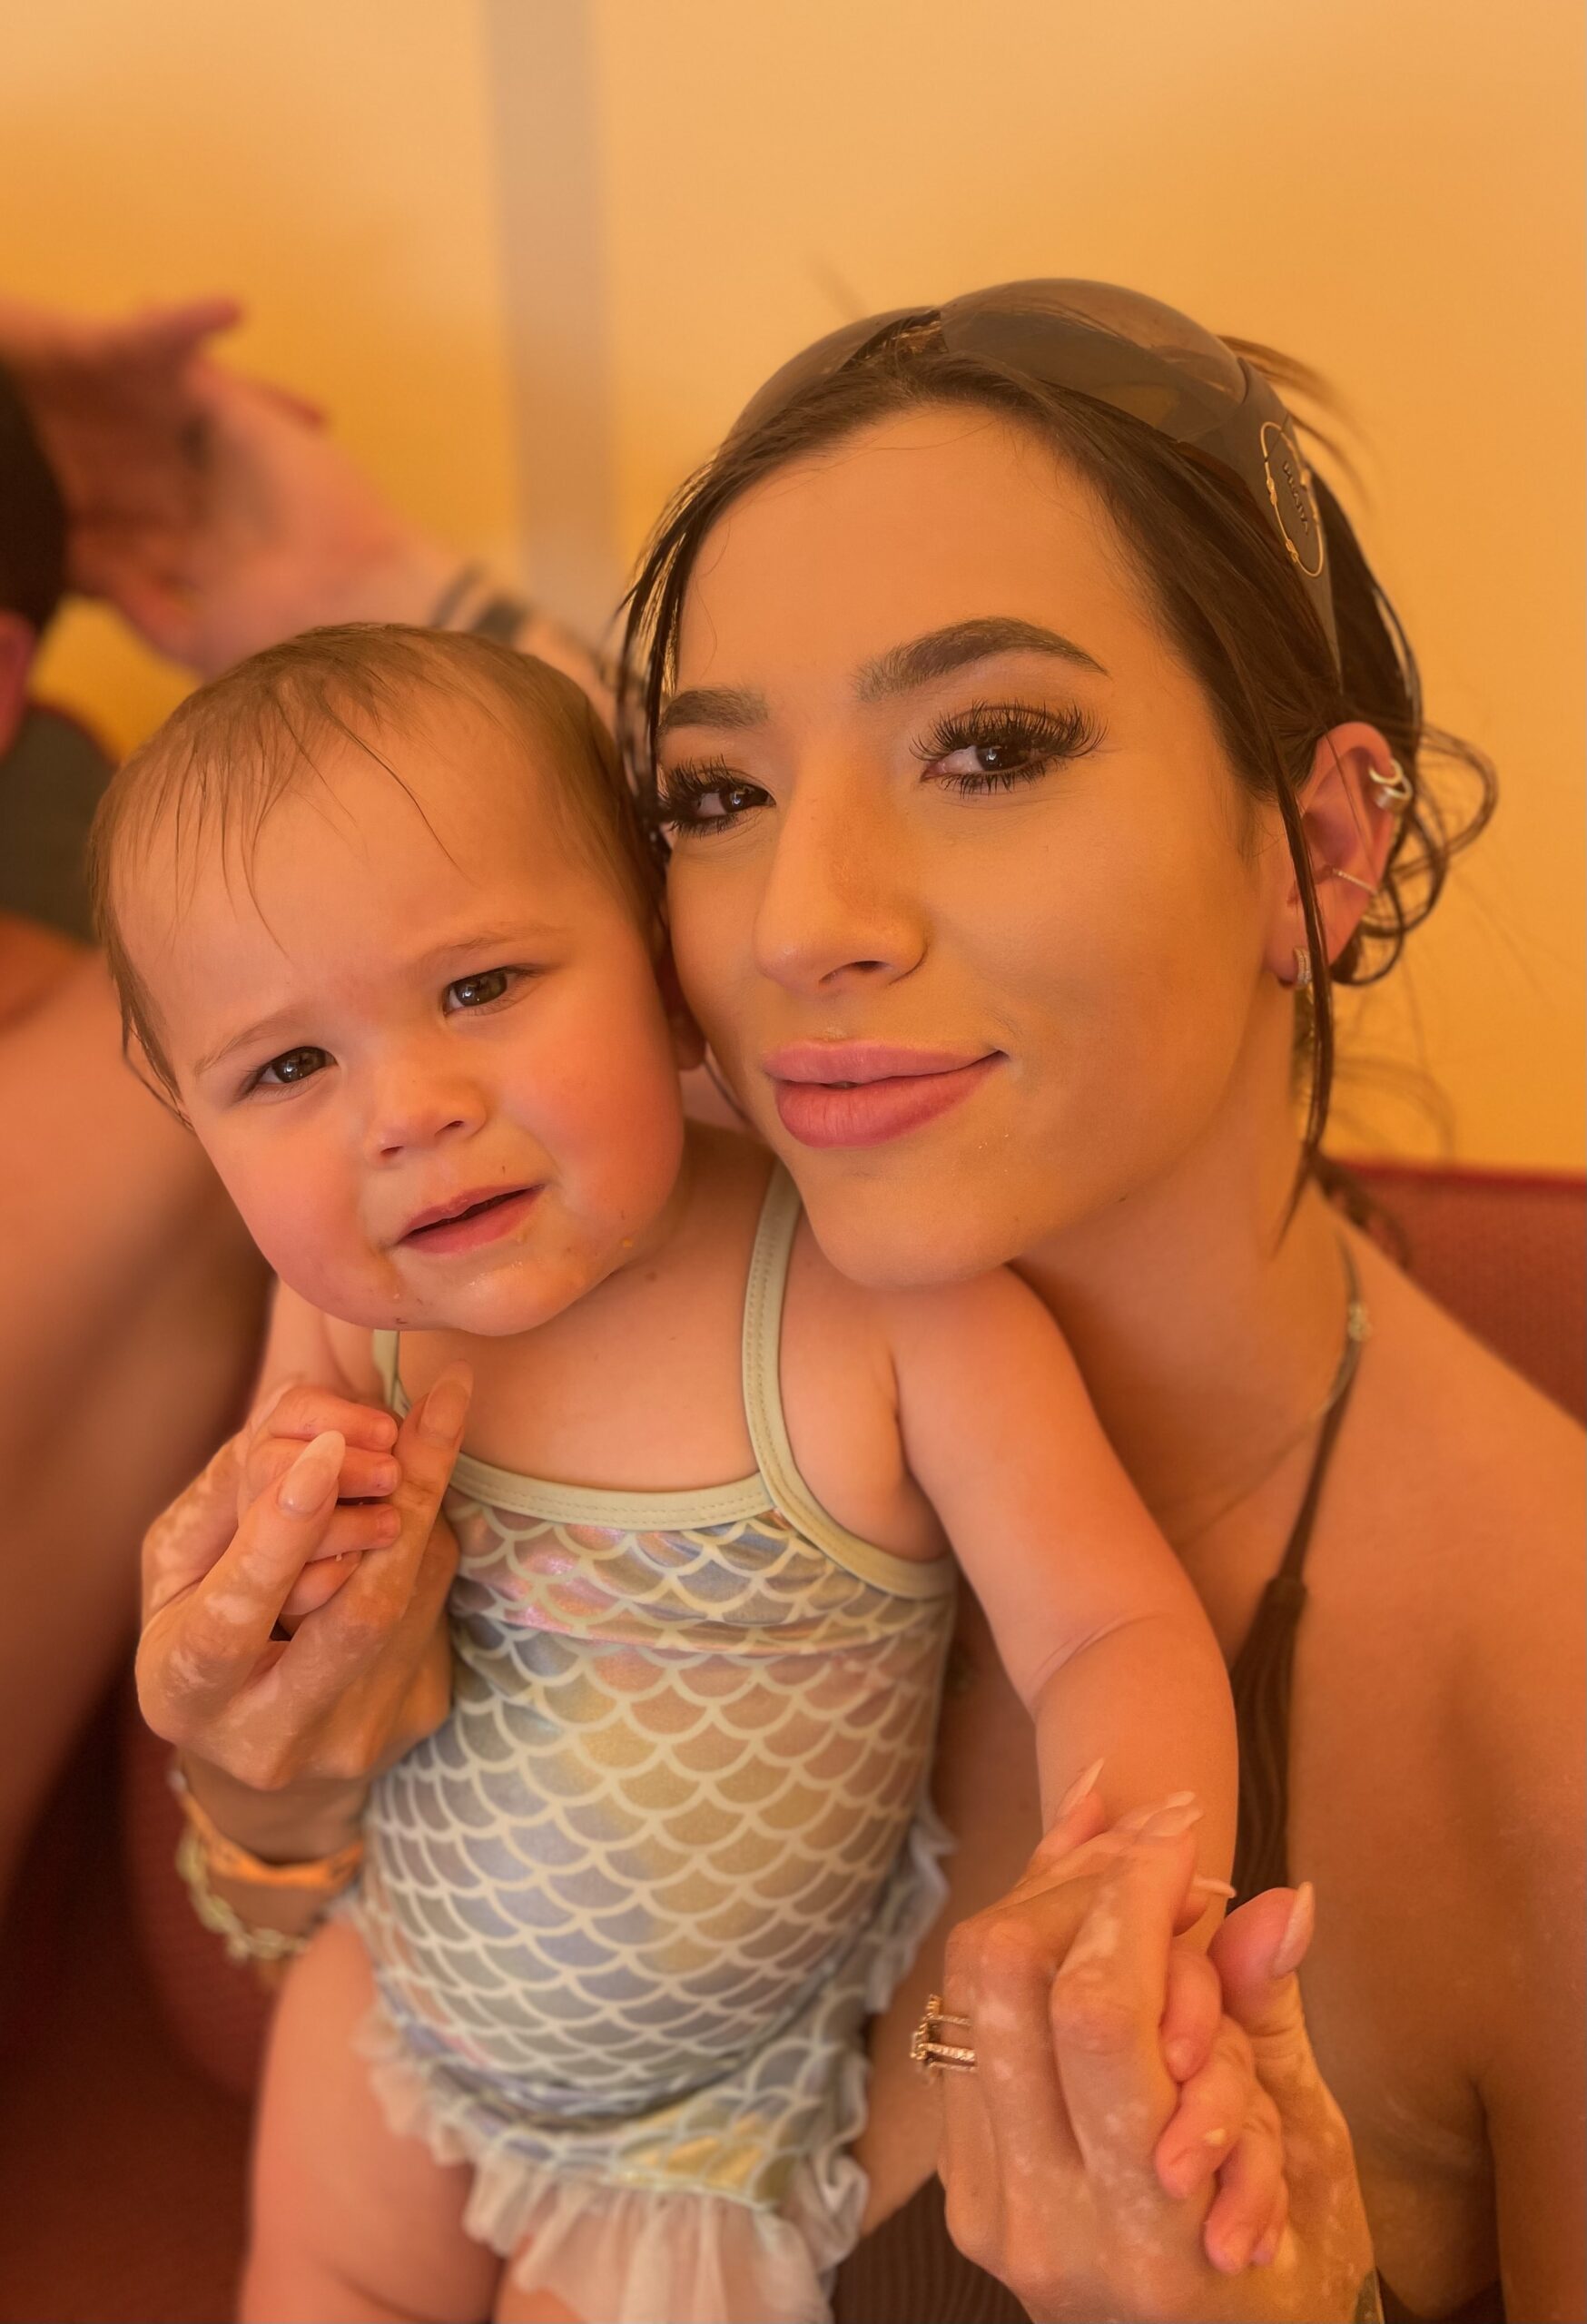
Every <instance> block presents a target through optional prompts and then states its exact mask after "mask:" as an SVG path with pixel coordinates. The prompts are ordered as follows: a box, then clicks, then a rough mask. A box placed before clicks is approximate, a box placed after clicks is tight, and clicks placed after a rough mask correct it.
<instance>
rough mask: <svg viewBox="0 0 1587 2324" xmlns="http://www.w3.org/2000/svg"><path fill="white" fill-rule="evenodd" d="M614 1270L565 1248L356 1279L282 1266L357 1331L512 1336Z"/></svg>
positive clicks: (305, 1293)
mask: <svg viewBox="0 0 1587 2324" xmlns="http://www.w3.org/2000/svg"><path fill="white" fill-rule="evenodd" d="M421 1269H422V1270H423V1273H422V1274H421V1273H420V1270H421ZM609 1271H610V1270H609V1268H608V1267H606V1266H604V1265H597V1264H595V1263H592V1261H591V1260H590V1259H589V1258H588V1257H587V1256H584V1255H577V1254H558V1255H557V1257H556V1258H554V1259H553V1258H548V1257H547V1256H545V1255H544V1254H542V1253H539V1252H534V1253H529V1252H526V1253H524V1254H523V1255H522V1256H518V1257H516V1258H514V1257H509V1256H501V1255H498V1256H496V1258H495V1260H494V1262H493V1264H491V1265H489V1266H482V1267H478V1268H477V1269H473V1270H469V1269H468V1268H465V1267H462V1266H460V1265H457V1264H456V1263H455V1262H454V1263H453V1265H450V1266H449V1267H447V1268H445V1269H443V1268H441V1267H439V1266H437V1267H435V1268H434V1269H433V1270H432V1269H429V1268H427V1267H426V1266H425V1263H424V1262H423V1261H422V1260H411V1261H409V1262H408V1263H407V1264H406V1265H402V1264H398V1265H387V1266H384V1267H382V1268H381V1269H380V1272H379V1275H377V1276H370V1275H364V1276H360V1277H357V1278H350V1277H348V1276H347V1275H342V1274H340V1273H339V1274H336V1275H328V1274H325V1273H320V1274H314V1273H313V1272H312V1271H304V1272H302V1273H301V1275H300V1276H299V1277H297V1278H296V1279H295V1278H294V1276H293V1275H292V1274H291V1273H290V1272H289V1271H288V1270H287V1269H285V1268H283V1267H280V1266H278V1267H277V1269H276V1272H277V1274H278V1275H280V1276H281V1280H282V1282H283V1283H285V1284H287V1285H288V1286H289V1287H290V1288H291V1290H293V1291H295V1292H297V1293H298V1294H299V1295H300V1296H301V1298H304V1299H306V1300H308V1301H309V1303H310V1304H311V1305H312V1306H315V1307H318V1308H319V1309H320V1311H321V1313H322V1314H324V1315H331V1316H334V1317H335V1318H336V1319H337V1320H338V1321H339V1322H340V1323H343V1324H351V1325H352V1326H353V1327H354V1328H355V1329H359V1330H365V1331H371V1332H382V1331H384V1332H390V1331H399V1332H467V1333H468V1334H470V1335H471V1336H473V1337H474V1338H477V1339H510V1338H512V1337H514V1336H515V1335H516V1334H518V1333H521V1332H532V1331H536V1330H537V1329H538V1328H539V1326H540V1325H541V1324H548V1323H549V1322H550V1321H551V1319H552V1318H553V1316H556V1315H561V1314H562V1312H563V1310H564V1309H565V1308H567V1307H571V1306H572V1305H573V1304H574V1302H575V1301H576V1300H577V1299H581V1298H582V1297H583V1296H584V1295H585V1294H586V1292H587V1291H590V1290H592V1289H593V1288H594V1286H595V1285H596V1283H597V1282H599V1281H600V1280H601V1279H602V1277H603V1276H604V1275H606V1274H607V1273H608V1272H609ZM427 1276H428V1277H430V1278H431V1279H429V1280H427V1279H426V1277H427Z"/></svg>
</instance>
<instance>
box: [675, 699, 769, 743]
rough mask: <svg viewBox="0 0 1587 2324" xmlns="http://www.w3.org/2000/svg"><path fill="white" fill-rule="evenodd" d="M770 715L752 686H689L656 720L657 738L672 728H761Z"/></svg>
mask: <svg viewBox="0 0 1587 2324" xmlns="http://www.w3.org/2000/svg"><path fill="white" fill-rule="evenodd" d="M771 714H772V713H771V706H770V704H768V703H767V701H766V697H765V695H764V694H756V693H755V691H754V687H753V686H689V687H687V688H685V691H684V693H682V694H674V696H673V698H672V700H671V701H670V702H669V703H668V704H667V705H666V708H665V710H664V711H663V712H662V714H661V716H660V717H659V718H658V719H657V720H656V722H655V739H656V741H657V742H658V743H659V742H660V740H661V738H662V736H663V735H664V734H671V732H672V730H673V728H674V727H675V726H764V724H765V723H766V721H767V719H768V718H769V717H770V716H771Z"/></svg>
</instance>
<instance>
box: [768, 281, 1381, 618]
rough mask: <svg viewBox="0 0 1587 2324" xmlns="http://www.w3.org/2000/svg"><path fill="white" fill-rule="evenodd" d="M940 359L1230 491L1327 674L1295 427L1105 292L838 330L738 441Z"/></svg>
mask: <svg viewBox="0 0 1587 2324" xmlns="http://www.w3.org/2000/svg"><path fill="white" fill-rule="evenodd" d="M895 346H896V347H899V348H900V349H906V348H910V347H916V346H918V347H922V348H925V347H932V348H940V349H941V350H943V351H944V352H946V353H947V354H950V355H961V356H968V357H971V358H973V359H978V360H980V361H981V362H984V363H990V364H995V365H996V366H997V367H998V368H999V369H1001V370H1004V371H1009V372H1012V373H1013V374H1015V375H1016V376H1022V377H1024V378H1026V379H1033V380H1036V381H1038V382H1040V384H1041V385H1042V386H1045V387H1054V388H1068V389H1072V390H1073V391H1074V392H1075V393H1076V394H1077V395H1083V396H1089V398H1090V399H1092V401H1093V402H1096V403H1101V404H1107V405H1109V406H1110V407H1111V409H1113V410H1115V411H1122V412H1127V413H1128V414H1129V417H1130V418H1131V419H1138V420H1142V421H1144V422H1145V424H1146V425H1147V426H1148V428H1156V429H1157V430H1158V433H1159V434H1160V435H1164V436H1167V437H1168V438H1169V439H1170V440H1171V441H1172V442H1174V443H1176V444H1179V445H1182V446H1183V447H1184V448H1185V449H1186V451H1188V453H1190V454H1192V455H1193V456H1194V457H1195V458H1198V459H1201V460H1207V461H1211V462H1213V463H1214V464H1215V465H1216V466H1217V467H1218V468H1221V469H1222V470H1223V471H1224V473H1225V474H1226V475H1227V476H1231V477H1233V478H1234V479H1235V481H1236V482H1237V484H1239V485H1241V486H1242V487H1244V489H1245V490H1246V492H1247V494H1248V496H1249V497H1250V498H1251V499H1252V500H1253V501H1254V502H1255V504H1256V506H1257V508H1258V509H1259V510H1260V512H1261V514H1262V515H1263V517H1265V518H1266V520H1267V523H1268V524H1269V525H1271V526H1272V527H1273V528H1274V530H1275V531H1276V532H1277V535H1278V537H1279V539H1280V540H1281V541H1282V542H1283V543H1284V546H1285V548H1286V551H1287V553H1288V556H1289V558H1290V562H1291V563H1292V564H1293V565H1294V566H1295V568H1296V572H1297V573H1298V574H1299V575H1300V576H1301V578H1302V580H1303V581H1304V582H1305V584H1306V590H1307V593H1308V595H1309V596H1310V598H1311V601H1312V604H1313V606H1314V607H1315V608H1316V615H1317V618H1318V620H1319V621H1320V622H1321V623H1322V625H1323V630H1324V633H1325V635H1326V637H1327V640H1328V644H1329V645H1330V647H1331V648H1332V650H1333V655H1334V659H1335V662H1336V663H1337V661H1338V658H1339V641H1338V635H1337V631H1336V627H1335V622H1334V599H1333V591H1332V588H1331V586H1330V584H1329V580H1328V576H1327V569H1326V567H1327V554H1326V543H1325V540H1324V537H1323V527H1322V520H1321V518H1320V517H1319V516H1318V513H1317V504H1316V499H1315V497H1313V493H1312V483H1311V471H1310V469H1309V468H1307V466H1306V461H1305V459H1304V458H1302V456H1301V451H1300V447H1299V444H1298V443H1297V442H1296V434H1295V425H1294V422H1293V420H1292V419H1290V416H1289V413H1288V412H1287V411H1286V409H1285V407H1284V405H1283V404H1282V403H1281V402H1280V400H1279V399H1278V397H1277V395H1276V394H1275V392H1274V390H1273V389H1272V388H1271V387H1270V386H1269V384H1268V382H1267V380H1266V379H1264V378H1263V377H1262V375H1261V373H1260V372H1259V371H1257V370H1254V369H1252V367H1251V366H1250V364H1248V363H1247V362H1245V361H1244V360H1243V359H1241V358H1240V357H1239V356H1237V354H1235V352H1234V350H1232V349H1231V348H1228V347H1226V346H1225V345H1224V342H1223V341H1222V340H1220V339H1215V338H1214V336H1213V335H1212V333H1211V332H1210V331H1207V330H1202V328H1201V326H1200V325H1199V324H1198V323H1194V322H1192V321H1191V320H1190V319H1189V318H1188V316H1186V315H1181V314H1178V313H1177V312H1176V311H1175V310H1174V309H1173V308H1172V307H1165V306H1163V305H1161V304H1160V303H1159V301H1158V300H1156V299H1148V298H1146V297H1144V296H1143V295H1142V294H1141V293H1140V292H1138V291H1123V290H1119V289H1118V288H1117V287H1116V286H1115V285H1113V284H1111V283H1106V282H1079V281H1072V282H1071V281H1053V282H1046V281H1036V282H1005V283H1000V285H998V287H997V288H996V289H994V290H991V291H971V292H969V293H967V294H966V296H964V297H963V298H960V299H950V300H948V301H947V302H946V304H945V305H943V306H941V307H899V308H895V309H894V310H892V312H891V313H890V314H885V315H870V316H867V317H866V318H865V319H864V320H863V321H861V322H854V323H845V324H844V325H843V327H842V329H841V330H834V331H832V332H829V334H828V335H827V337H826V338H825V339H819V340H816V341H815V343H814V345H813V346H811V347H807V348H805V349H804V350H803V352H802V353H801V354H798V355H795V356H794V357H793V359H792V360H791V361H790V362H787V363H784V366H783V368H782V369H781V370H779V371H776V372H774V374H773V376H772V378H771V379H768V380H767V382H766V384H765V386H764V388H762V389H760V391H759V393H758V394H757V395H755V396H754V398H753V399H752V400H751V401H750V402H749V403H748V404H747V405H746V406H745V407H744V410H743V411H742V412H741V413H740V415H739V417H738V419H737V420H736V421H735V422H734V427H733V429H732V431H731V432H732V435H733V436H734V437H737V436H743V435H745V434H747V433H749V432H750V431H751V430H752V429H754V428H757V427H759V426H760V425H761V423H762V422H763V421H764V420H767V419H772V418H773V417H774V415H775V414H776V413H777V412H778V411H780V410H781V409H784V407H785V406H786V405H788V404H790V403H792V402H793V399H795V397H797V396H799V395H801V394H802V393H803V391H804V390H805V389H807V388H810V387H813V386H814V385H815V384H816V383H817V382H818V381H819V380H822V379H830V378H831V377H833V374H834V373H836V372H839V371H842V370H844V369H847V368H848V367H849V366H850V365H857V364H861V363H863V362H865V361H866V360H867V359H870V358H871V357H872V356H875V355H879V354H880V353H881V352H882V350H884V349H886V348H890V347H895Z"/></svg>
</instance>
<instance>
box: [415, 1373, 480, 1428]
mask: <svg viewBox="0 0 1587 2324" xmlns="http://www.w3.org/2000/svg"><path fill="white" fill-rule="evenodd" d="M473 1387H474V1375H473V1374H472V1373H471V1372H470V1371H469V1369H468V1365H467V1364H448V1366H447V1368H446V1370H445V1371H444V1372H443V1373H442V1374H441V1376H440V1378H439V1380H438V1381H437V1382H436V1384H435V1385H434V1387H433V1388H432V1389H431V1390H430V1392H429V1395H428V1396H427V1397H426V1398H425V1400H424V1403H423V1407H422V1409H421V1410H420V1412H419V1434H420V1436H424V1437H428V1438H429V1442H430V1443H432V1444H449V1443H451V1442H452V1440H453V1439H454V1438H455V1437H457V1436H459V1435H461V1433H462V1429H463V1422H464V1420H465V1418H466V1417H467V1415H468V1398H469V1395H470V1394H471V1393H472V1391H473Z"/></svg>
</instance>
